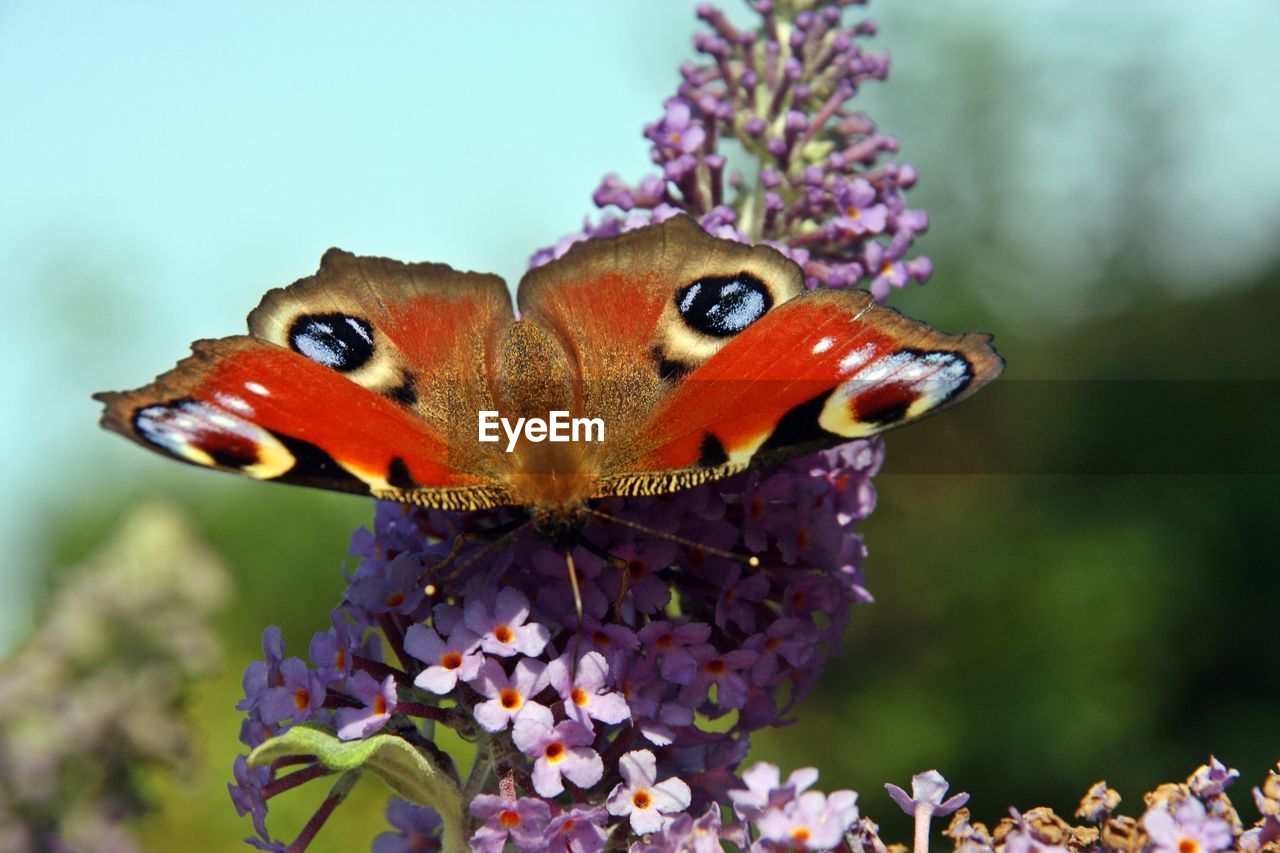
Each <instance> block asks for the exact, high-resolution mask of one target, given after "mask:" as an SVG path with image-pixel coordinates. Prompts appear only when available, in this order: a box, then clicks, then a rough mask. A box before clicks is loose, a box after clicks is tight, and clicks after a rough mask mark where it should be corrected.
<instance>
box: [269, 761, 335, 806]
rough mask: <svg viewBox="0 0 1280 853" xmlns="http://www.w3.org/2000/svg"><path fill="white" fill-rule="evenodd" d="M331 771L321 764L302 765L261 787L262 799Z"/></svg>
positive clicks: (281, 792) (326, 774)
mask: <svg viewBox="0 0 1280 853" xmlns="http://www.w3.org/2000/svg"><path fill="white" fill-rule="evenodd" d="M332 772H333V771H332V770H330V769H328V768H327V767H325V766H324V765H323V764H313V765H311V766H310V767H304V768H303V769H301V770H297V771H295V772H293V773H290V774H289V775H288V776H281V777H280V778H279V779H276V780H275V781H274V782H271V783H270V784H267V785H264V786H263V787H262V799H264V800H269V799H271V798H272V797H274V796H277V795H279V794H283V793H284V792H285V791H288V790H289V789H290V788H296V787H298V786H299V785H301V784H302V783H303V782H310V781H311V780H312V779H319V778H320V777H321V776H328V775H329V774H330V773H332Z"/></svg>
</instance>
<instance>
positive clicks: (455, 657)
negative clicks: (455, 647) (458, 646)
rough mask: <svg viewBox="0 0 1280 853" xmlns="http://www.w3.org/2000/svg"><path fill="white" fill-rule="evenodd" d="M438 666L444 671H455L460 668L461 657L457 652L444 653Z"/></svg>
mask: <svg viewBox="0 0 1280 853" xmlns="http://www.w3.org/2000/svg"><path fill="white" fill-rule="evenodd" d="M440 665H441V666H442V667H444V668H445V669H457V668H458V667H460V666H462V655H460V654H458V653H457V652H445V653H444V655H442V656H441V658H440Z"/></svg>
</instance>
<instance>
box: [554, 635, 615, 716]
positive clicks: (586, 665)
mask: <svg viewBox="0 0 1280 853" xmlns="http://www.w3.org/2000/svg"><path fill="white" fill-rule="evenodd" d="M570 648H571V649H572V648H573V645H572V643H571V644H570ZM572 660H573V657H572V654H565V655H561V656H560V657H558V658H556V659H555V660H553V661H552V662H551V663H550V665H548V667H547V683H548V684H550V685H551V688H552V689H553V690H555V691H556V692H557V693H559V694H560V699H561V700H562V701H563V702H564V713H565V715H566V716H567V717H568V718H569V719H571V720H575V721H577V722H578V723H581V724H582V725H584V726H586V727H587V728H588V729H592V728H593V726H592V724H591V721H592V720H593V719H594V720H599V721H600V722H602V723H606V724H613V723H620V722H622V721H623V720H625V719H627V718H628V717H629V716H631V709H630V708H628V707H627V700H626V699H624V698H623V697H622V694H621V693H617V692H614V691H610V690H608V689H607V687H606V685H607V684H608V680H609V665H608V664H607V663H606V662H605V659H604V656H603V655H602V654H600V653H599V652H587V653H586V654H585V655H583V656H582V657H580V658H578V666H577V668H576V670H575V668H574V667H573V665H572V663H571V661H572Z"/></svg>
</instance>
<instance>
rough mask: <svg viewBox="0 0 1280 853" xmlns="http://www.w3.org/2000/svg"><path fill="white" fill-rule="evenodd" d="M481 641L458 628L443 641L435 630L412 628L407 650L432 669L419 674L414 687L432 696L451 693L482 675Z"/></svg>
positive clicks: (406, 634)
mask: <svg viewBox="0 0 1280 853" xmlns="http://www.w3.org/2000/svg"><path fill="white" fill-rule="evenodd" d="M479 647H480V638H479V637H477V636H476V635H475V634H474V633H473V632H472V631H470V630H469V629H467V628H465V627H463V626H461V625H459V626H457V627H455V628H454V629H453V633H451V634H449V639H448V640H442V639H441V638H440V635H439V634H437V633H436V630H435V629H434V628H428V627H427V626H426V625H421V624H415V625H410V626H409V630H408V631H406V632H405V635H404V650H405V651H406V652H408V653H409V654H411V655H413V656H414V657H415V658H417V659H418V660H420V661H422V662H423V663H426V664H429V666H428V667H427V668H426V669H424V670H423V671H422V672H420V673H418V675H417V677H416V678H414V680H413V683H414V685H415V686H417V687H421V688H422V689H423V690H430V691H431V692H432V693H440V694H444V693H448V692H449V691H451V690H453V688H454V687H456V686H457V685H458V682H459V681H471V680H472V679H474V678H476V676H478V675H479V673H480V667H481V665H482V664H483V663H484V655H483V654H481V653H480V652H479V651H478V649H479Z"/></svg>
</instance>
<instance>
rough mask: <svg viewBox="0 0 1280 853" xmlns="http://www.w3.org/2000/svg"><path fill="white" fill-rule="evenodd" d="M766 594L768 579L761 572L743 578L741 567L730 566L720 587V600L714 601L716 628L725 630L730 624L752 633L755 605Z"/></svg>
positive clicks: (754, 627) (754, 621)
mask: <svg viewBox="0 0 1280 853" xmlns="http://www.w3.org/2000/svg"><path fill="white" fill-rule="evenodd" d="M768 593H769V578H768V577H767V576H766V575H765V574H764V573H763V572H752V573H751V574H748V575H747V577H745V578H744V577H743V576H742V566H739V565H734V566H732V567H731V568H730V569H729V576H728V577H727V578H725V580H724V582H723V584H722V585H721V587H720V598H719V599H717V601H716V616H715V623H716V627H718V628H721V629H723V628H727V627H728V625H729V623H731V622H732V623H736V624H737V625H738V627H739V628H741V629H742V630H744V631H747V632H748V633H750V632H752V631H754V630H755V629H756V611H757V609H758V608H757V606H756V605H757V604H758V603H759V602H760V601H761V600H763V599H764V597H765V596H766V595H767V594H768Z"/></svg>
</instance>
